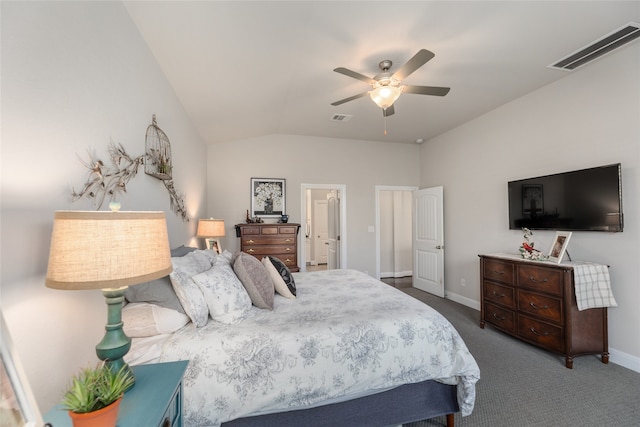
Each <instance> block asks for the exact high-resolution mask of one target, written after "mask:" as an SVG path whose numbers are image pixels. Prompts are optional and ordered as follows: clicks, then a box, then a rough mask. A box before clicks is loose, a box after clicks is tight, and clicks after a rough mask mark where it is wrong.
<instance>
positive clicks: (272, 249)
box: [236, 223, 300, 272]
mask: <svg viewBox="0 0 640 427" xmlns="http://www.w3.org/2000/svg"><path fill="white" fill-rule="evenodd" d="M299 229H300V224H289V223H286V224H237V225H236V236H238V237H239V238H240V250H241V251H242V252H246V253H248V254H251V255H253V256H255V257H256V258H258V259H259V260H262V258H264V257H265V256H267V255H270V256H273V257H276V258H278V259H280V260H281V261H282V262H284V263H285V264H286V266H287V267H288V268H289V270H291V271H294V272H295V271H299V270H300V268H299V267H298V230H299Z"/></svg>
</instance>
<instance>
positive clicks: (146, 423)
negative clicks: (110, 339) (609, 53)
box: [44, 361, 189, 427]
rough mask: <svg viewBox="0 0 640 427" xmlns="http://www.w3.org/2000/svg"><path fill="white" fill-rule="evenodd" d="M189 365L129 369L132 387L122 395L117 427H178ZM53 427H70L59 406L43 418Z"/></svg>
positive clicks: (186, 363)
mask: <svg viewBox="0 0 640 427" xmlns="http://www.w3.org/2000/svg"><path fill="white" fill-rule="evenodd" d="M188 364H189V362H187V361H180V362H169V363H155V364H151V365H139V366H133V367H132V369H133V373H134V375H135V377H136V384H135V385H134V386H133V388H132V389H131V390H129V391H127V392H126V393H125V394H124V399H122V404H120V412H119V413H118V423H117V427H182V376H183V375H184V371H185V370H186V369H187V365H188ZM44 421H45V422H47V423H50V424H51V425H52V426H53V427H71V418H69V415H68V414H67V411H65V410H64V409H62V408H61V407H60V405H56V406H55V407H54V408H53V409H51V410H50V411H49V412H47V413H46V414H45V415H44Z"/></svg>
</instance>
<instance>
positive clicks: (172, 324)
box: [122, 302, 189, 338]
mask: <svg viewBox="0 0 640 427" xmlns="http://www.w3.org/2000/svg"><path fill="white" fill-rule="evenodd" d="M122 321H123V322H124V325H123V326H122V328H123V329H124V333H125V334H127V335H128V336H130V337H131V338H141V337H152V336H155V335H162V334H170V333H172V332H175V331H177V330H178V329H180V328H182V327H183V326H184V325H186V324H187V323H189V317H188V316H187V315H185V314H182V313H180V312H179V311H176V310H172V309H170V308H165V307H160V306H159V305H155V304H149V303H146V302H140V303H131V304H127V305H126V306H124V308H123V309H122Z"/></svg>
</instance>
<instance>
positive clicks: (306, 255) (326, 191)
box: [298, 184, 347, 271]
mask: <svg viewBox="0 0 640 427" xmlns="http://www.w3.org/2000/svg"><path fill="white" fill-rule="evenodd" d="M300 188H301V198H300V199H301V201H302V206H301V218H302V230H301V231H302V232H301V235H302V239H303V240H302V242H301V244H300V246H299V247H300V255H299V262H298V265H299V266H300V271H311V270H327V269H330V270H333V269H340V268H346V265H347V264H346V188H345V186H344V185H340V184H301V186H300Z"/></svg>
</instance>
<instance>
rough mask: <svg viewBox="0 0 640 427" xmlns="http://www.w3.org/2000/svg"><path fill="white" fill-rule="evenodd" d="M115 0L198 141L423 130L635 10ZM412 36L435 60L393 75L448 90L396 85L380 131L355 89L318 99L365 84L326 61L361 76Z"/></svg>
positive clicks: (501, 94)
mask: <svg viewBox="0 0 640 427" xmlns="http://www.w3.org/2000/svg"><path fill="white" fill-rule="evenodd" d="M124 3H125V6H126V8H127V10H128V11H129V13H130V15H131V17H132V19H133V21H134V23H135V24H136V26H137V27H138V28H139V30H140V32H141V34H142V36H143V38H144V39H145V40H146V42H147V44H148V45H149V48H150V49H151V52H152V53H153V55H154V56H155V58H156V59H157V61H158V63H159V64H160V67H161V68H162V69H163V71H164V73H165V74H166V76H167V79H168V80H169V82H170V83H171V84H172V85H173V87H174V89H175V92H176V94H177V96H178V97H179V99H180V101H181V102H182V103H183V104H184V107H185V108H186V110H187V112H188V114H189V115H190V117H191V119H192V120H193V123H194V124H195V126H196V127H197V128H198V129H199V131H200V133H201V134H202V136H203V138H204V139H205V141H206V142H207V143H216V142H221V141H229V140H238V139H244V138H250V137H255V136H260V135H265V134H274V133H281V134H298V135H310V136H322V137H333V138H347V139H360V140H374V141H388V142H401V143H414V142H415V140H416V139H418V138H423V139H425V140H428V139H429V138H432V137H434V136H436V135H439V134H441V133H443V132H446V131H447V130H449V129H452V128H454V127H456V126H459V125H461V124H463V123H465V122H467V121H469V120H472V119H473V118H475V117H478V116H480V115H482V114H484V113H486V112H488V111H490V110H493V109H495V108H497V107H499V106H501V105H503V104H505V103H508V102H510V101H512V100H514V99H516V98H518V97H521V96H523V95H525V94H527V93H529V92H531V91H534V90H536V89H538V88H540V87H542V86H544V85H547V84H549V83H552V82H554V81H556V80H558V79H561V78H563V77H565V76H567V74H568V72H565V71H558V70H554V69H549V68H547V66H548V65H549V64H551V63H553V62H555V61H556V60H558V59H560V58H562V57H564V56H566V55H568V54H570V53H572V52H574V51H576V50H578V49H580V48H582V47H584V46H585V45H587V44H589V43H591V42H593V41H594V40H596V39H598V38H600V37H602V36H603V35H605V34H607V33H610V32H611V31H613V30H615V29H617V28H619V27H621V26H623V25H626V24H628V23H629V22H632V21H634V22H640V2H638V1H626V2H615V1H585V2H581V1H531V2H525V1H468V2H464V1H410V2H404V1H353V2H351V1H340V2H338V1H282V2H275V1H199V2H186V1H159V2H155V1H153V2H148V1H132V2H129V1H125V2H124ZM635 43H637V41H636V42H635ZM423 48H425V49H428V50H430V51H432V52H434V53H435V58H433V59H432V60H431V61H429V62H428V63H427V64H426V65H424V66H423V67H422V68H420V69H418V70H417V71H416V72H415V73H413V74H412V75H411V76H409V77H408V78H407V79H406V80H405V83H407V84H412V85H429V86H448V87H451V91H450V92H449V94H448V95H447V96H445V97H436V96H425V95H415V94H406V93H405V94H402V95H401V97H400V99H399V100H398V101H396V103H395V112H396V114H395V115H393V116H391V117H389V118H388V119H387V120H386V128H387V135H386V136H385V135H384V129H385V120H384V118H383V115H382V110H381V109H380V108H378V107H377V106H375V104H374V103H373V102H372V101H371V100H370V99H369V97H363V98H360V99H357V100H354V101H351V102H348V103H346V104H343V105H341V106H338V107H334V106H331V105H330V104H331V102H334V101H337V100H339V99H342V98H346V97H348V96H351V95H355V94H357V93H360V92H363V91H366V90H367V89H368V86H367V85H366V84H365V83H364V82H362V81H359V80H355V79H352V78H349V77H346V76H344V75H341V74H338V73H335V72H333V69H334V68H336V67H346V68H349V69H351V70H354V71H357V72H359V73H362V74H365V75H367V76H374V75H375V74H378V72H379V69H378V63H379V62H380V61H381V60H383V59H390V60H392V61H393V63H394V67H393V68H392V69H391V71H394V70H395V69H397V67H400V66H401V65H402V64H404V63H405V62H406V61H407V60H409V59H410V58H411V57H412V56H413V55H414V54H415V53H416V52H417V51H418V50H419V49H423ZM627 48H628V47H627ZM623 49H625V48H624V47H623ZM614 54H615V53H614ZM587 66H588V65H587ZM573 72H574V73H579V72H581V70H580V69H578V70H576V71H573ZM585 90H589V88H585ZM334 114H346V115H351V116H353V117H352V118H351V119H350V120H349V121H342V122H335V121H332V120H331V118H332V116H333V115H334Z"/></svg>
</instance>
